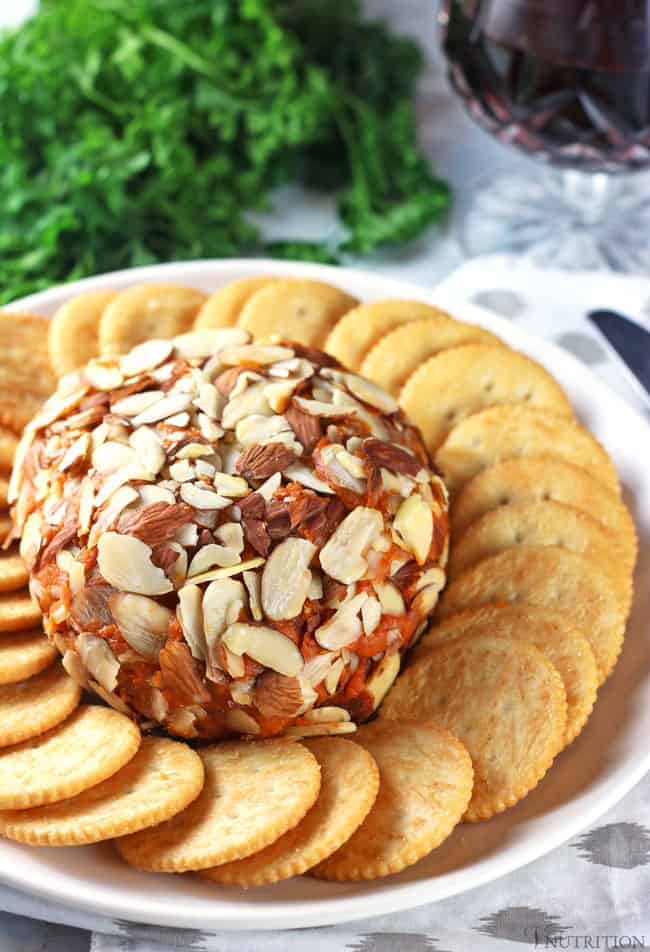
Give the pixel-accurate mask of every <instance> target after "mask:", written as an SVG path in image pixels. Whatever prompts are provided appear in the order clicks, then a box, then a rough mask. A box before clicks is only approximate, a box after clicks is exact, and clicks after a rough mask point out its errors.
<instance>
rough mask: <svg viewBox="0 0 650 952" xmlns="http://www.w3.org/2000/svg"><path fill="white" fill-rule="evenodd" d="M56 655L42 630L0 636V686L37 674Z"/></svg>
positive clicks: (46, 666)
mask: <svg viewBox="0 0 650 952" xmlns="http://www.w3.org/2000/svg"><path fill="white" fill-rule="evenodd" d="M58 654H59V653H58V651H57V650H56V648H54V647H53V646H52V645H51V644H50V643H49V641H48V640H47V638H46V637H45V635H44V634H43V631H42V630H38V631H19V632H16V633H14V634H12V635H0V684H16V683H17V682H18V681H22V680H23V679H24V678H31V677H33V676H34V675H35V674H39V673H40V672H41V671H44V670H45V668H49V666H50V665H51V664H53V663H54V661H55V659H56V658H57V657H58Z"/></svg>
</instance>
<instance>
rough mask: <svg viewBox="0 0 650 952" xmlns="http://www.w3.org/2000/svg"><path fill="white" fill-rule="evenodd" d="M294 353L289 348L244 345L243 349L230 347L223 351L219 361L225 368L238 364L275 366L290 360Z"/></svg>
mask: <svg viewBox="0 0 650 952" xmlns="http://www.w3.org/2000/svg"><path fill="white" fill-rule="evenodd" d="M293 356H294V352H293V351H292V350H289V348H288V347H279V346H273V345H268V346H265V345H263V344H244V346H242V347H229V348H227V349H226V350H222V351H221V353H220V354H219V359H220V360H221V363H222V364H223V365H224V366H225V367H234V366H235V365H237V364H274V363H276V361H278V360H290V359H291V358H292V357H293Z"/></svg>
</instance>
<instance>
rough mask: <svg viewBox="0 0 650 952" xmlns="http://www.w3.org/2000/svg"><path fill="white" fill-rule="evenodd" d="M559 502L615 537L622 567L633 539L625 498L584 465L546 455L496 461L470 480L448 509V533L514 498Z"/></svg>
mask: <svg viewBox="0 0 650 952" xmlns="http://www.w3.org/2000/svg"><path fill="white" fill-rule="evenodd" d="M549 500H552V501H553V502H562V503H565V504H566V505H568V506H575V508H576V509H581V510H582V511H583V512H588V513H589V515H590V516H592V518H594V519H597V520H598V522H600V523H601V524H602V525H603V526H605V528H606V529H608V530H609V531H610V532H611V533H612V534H613V535H614V536H615V538H616V540H617V545H618V546H619V548H620V549H621V551H622V552H624V555H623V559H624V563H625V565H626V567H627V570H628V571H629V573H630V574H632V572H633V570H634V564H635V562H636V553H637V538H636V530H635V528H634V522H633V521H632V517H631V515H630V513H629V512H628V510H627V508H626V506H625V503H624V502H623V501H622V500H621V499H619V498H618V497H617V496H616V495H614V493H613V492H611V491H610V490H608V489H606V488H605V487H604V486H602V485H601V484H600V483H599V482H597V481H596V480H595V479H594V478H593V476H591V475H590V474H589V473H588V472H587V470H585V469H581V468H580V467H579V466H574V465H572V464H571V463H567V462H566V461H565V460H561V459H557V458H554V457H552V456H530V457H522V458H520V459H507V460H502V461H501V462H500V463H495V464H494V466H490V467H489V469H486V470H483V472H482V473H478V475H476V476H475V477H474V478H473V479H471V480H470V481H469V482H468V483H467V484H466V485H465V486H463V488H462V490H461V491H460V493H459V494H458V497H457V498H456V499H455V501H454V504H453V506H452V510H451V528H452V534H454V535H456V536H460V533H461V532H463V530H464V529H466V528H467V526H469V525H470V524H471V523H472V522H474V521H475V520H476V519H479V518H480V517H481V516H482V515H484V514H485V513H486V512H489V511H490V510H491V509H496V508H497V506H504V505H508V504H510V503H518V502H541V501H549Z"/></svg>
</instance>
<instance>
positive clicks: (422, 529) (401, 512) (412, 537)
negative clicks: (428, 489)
mask: <svg viewBox="0 0 650 952" xmlns="http://www.w3.org/2000/svg"><path fill="white" fill-rule="evenodd" d="M393 529H394V530H395V532H397V533H398V535H399V536H400V537H401V538H402V540H403V541H404V545H405V547H406V548H407V549H408V550H409V551H410V552H412V553H413V555H414V556H415V559H416V561H417V563H418V565H423V564H424V563H425V562H426V560H427V558H428V555H429V549H430V548H431V541H432V539H433V513H432V512H431V507H430V506H427V504H426V503H425V501H424V499H423V498H422V496H420V494H419V493H413V495H412V496H409V498H408V499H405V500H404V502H403V503H402V504H401V506H400V507H399V509H398V510H397V514H396V516H395V519H394V520H393Z"/></svg>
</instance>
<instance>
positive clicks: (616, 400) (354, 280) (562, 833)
mask: <svg viewBox="0 0 650 952" xmlns="http://www.w3.org/2000/svg"><path fill="white" fill-rule="evenodd" d="M188 272H190V273H191V274H190V275H188ZM260 272H261V273H264V272H267V273H270V274H278V275H280V274H284V275H287V276H289V277H292V276H299V277H300V276H302V277H306V278H315V279H317V280H319V279H320V280H324V281H331V282H332V283H334V284H338V285H340V286H344V287H346V288H348V289H354V286H357V289H358V288H359V287H361V286H365V287H366V288H368V287H371V288H372V295H366V294H364V295H360V296H361V297H362V299H363V300H364V301H365V300H368V301H370V300H373V299H378V298H385V297H388V298H396V297H398V296H404V297H411V298H413V299H418V300H423V301H425V302H427V303H431V304H435V305H437V306H440V307H445V305H446V306H448V307H450V308H457V309H460V310H461V311H462V319H467V320H470V321H474V322H475V323H479V324H481V325H482V326H485V327H488V328H489V329H491V330H494V331H495V332H496V333H500V334H501V335H502V336H503V337H505V338H506V339H507V340H508V341H509V342H511V343H513V345H514V346H517V347H521V348H522V349H523V350H524V351H526V352H527V353H530V352H531V351H534V350H535V349H536V347H537V346H538V345H539V347H540V349H541V351H542V352H541V353H540V354H537V355H536V356H537V357H538V359H540V361H541V362H542V363H544V359H545V357H547V356H550V358H552V360H553V362H554V363H558V362H559V363H560V364H563V365H564V367H565V370H566V372H567V373H570V374H573V375H577V376H578V378H581V380H582V383H581V389H584V388H586V387H588V388H590V390H591V391H592V392H595V394H597V397H598V399H597V401H596V402H602V401H603V400H604V401H606V402H607V403H608V404H609V405H610V406H612V407H613V409H614V410H615V411H617V412H620V413H621V414H623V416H625V417H628V419H630V420H634V425H635V426H636V427H642V428H643V430H644V431H645V436H646V438H647V440H648V444H649V446H650V423H649V422H648V421H647V420H646V419H645V418H644V417H643V416H642V415H641V414H640V413H639V412H638V411H637V410H636V409H634V408H633V407H631V406H630V405H629V404H628V403H627V402H626V401H625V400H624V399H623V398H622V397H621V396H619V395H618V394H617V393H615V392H614V391H613V390H611V389H610V388H609V387H608V386H607V384H606V383H604V382H603V381H602V380H601V379H600V378H599V377H598V376H597V375H596V374H595V373H594V372H593V371H592V370H591V369H590V368H589V367H587V366H586V365H584V364H582V363H581V362H580V361H579V360H578V359H577V358H575V357H574V356H573V355H572V354H570V353H568V352H567V351H565V350H563V349H562V348H561V347H559V346H558V345H556V344H554V343H553V342H552V341H550V340H546V339H544V338H541V337H538V336H537V335H534V334H532V333H529V332H528V331H526V330H524V329H522V328H520V327H517V326H516V325H514V324H513V323H511V322H510V321H508V320H506V319H505V318H502V317H500V316H499V315H496V314H493V313H492V312H490V311H488V310H486V309H483V308H481V307H478V306H477V305H474V304H471V303H469V302H467V301H465V300H463V299H462V297H460V296H459V295H458V294H457V293H455V292H446V291H445V290H444V288H443V289H441V290H438V288H437V287H436V286H432V287H430V288H427V287H425V286H423V285H421V284H418V283H415V282H412V281H408V280H406V281H405V280H402V279H400V278H394V277H392V276H384V275H382V274H381V273H380V272H374V271H370V270H364V269H359V268H347V267H338V266H332V265H320V264H311V263H308V262H291V261H278V260H269V259H264V258H258V259H256V258H232V259H207V260H200V261H182V262H172V263H169V264H159V265H149V266H145V267H142V268H130V269H124V270H121V271H114V272H106V273H104V274H101V275H95V276H93V277H90V278H84V279H81V280H79V281H74V282H70V283H69V284H64V285H56V286H54V287H52V288H49V289H47V290H45V291H39V292H37V293H36V294H32V295H29V296H27V297H24V298H20V299H18V300H16V301H13V302H11V304H10V305H7V306H6V307H5V308H4V310H6V311H9V312H12V311H16V312H20V311H24V310H34V311H35V312H37V313H38V312H39V311H40V312H41V313H42V312H44V311H45V312H51V311H53V310H54V308H55V307H56V306H58V305H59V304H60V303H62V302H63V301H64V300H66V299H67V298H69V297H71V296H73V295H75V294H78V293H80V292H82V291H86V290H92V289H95V288H99V287H106V286H110V287H116V286H118V287H121V286H128V285H129V284H132V283H135V282H138V283H139V282H142V281H145V282H151V281H153V282H155V281H156V280H162V281H163V282H164V281H173V280H174V279H179V275H185V277H184V278H183V281H184V282H187V283H190V284H191V283H192V281H193V280H195V281H197V280H201V279H203V280H204V281H205V282H206V283H211V284H212V285H213V286H214V287H215V288H216V287H218V286H220V284H222V283H224V282H225V281H227V280H233V279H234V278H236V277H243V276H245V275H248V274H253V273H257V274H259V273H260ZM192 275H193V276H192ZM375 292H376V293H375ZM353 293H354V292H353ZM648 770H650V749H648V752H647V754H646V756H645V757H642V758H640V759H639V761H638V762H637V764H636V765H635V769H628V770H627V772H625V773H623V771H622V770H621V768H620V767H619V768H618V773H616V772H615V773H614V776H613V777H612V776H610V774H609V773H607V774H605V775H604V776H602V777H599V778H598V781H597V782H596V788H598V787H599V786H600V787H602V788H603V789H600V790H598V789H597V792H596V797H595V802H593V803H592V805H591V806H590V807H589V808H587V809H585V810H584V812H583V813H582V814H581V817H580V823H579V825H574V826H573V827H572V829H571V831H570V832H567V830H566V829H565V826H563V825H562V824H560V825H559V827H557V828H556V829H555V830H554V831H552V832H551V833H550V834H549V831H548V829H547V828H546V826H544V827H543V829H542V830H536V831H534V832H533V834H532V835H530V836H528V837H526V838H524V839H523V840H522V841H520V842H515V843H510V844H509V845H508V847H507V849H506V853H505V856H507V861H506V863H505V866H504V863H503V861H504V853H503V851H502V850H495V851H494V852H493V853H491V854H490V855H488V856H487V857H486V858H481V860H480V862H479V864H478V865H477V866H476V867H469V868H460V869H456V870H454V871H453V872H451V873H447V874H444V876H445V879H447V880H448V888H446V889H445V890H444V892H443V893H438V894H437V895H436V896H435V898H433V899H432V896H431V890H432V884H433V883H434V882H435V881H436V879H439V877H436V876H431V875H425V876H423V877H422V878H421V879H419V880H417V881H408V882H402V883H391V882H390V877H389V878H388V879H387V880H376V881H374V882H373V883H372V885H371V884H362V885H369V886H370V890H369V891H363V892H359V893H355V894H353V895H348V896H341V895H336V894H335V893H332V892H331V891H329V889H328V893H327V894H326V895H324V896H323V897H322V898H316V899H307V900H300V899H299V900H295V899H282V898H279V899H278V900H277V901H269V902H264V903H262V904H255V903H254V901H253V899H254V895H255V894H254V892H251V893H249V894H248V895H249V896H250V897H251V901H250V902H246V903H236V904H232V906H231V911H230V912H227V913H226V912H224V910H223V908H221V909H220V910H219V913H218V915H217V916H213V917H212V918H211V917H210V914H209V910H206V914H205V917H202V919H201V922H200V924H199V928H202V929H216V930H223V931H230V930H255V929H269V930H278V929H295V928H305V927H314V926H324V925H332V924H335V923H339V924H340V923H343V922H353V921H358V920H360V919H365V918H367V917H369V916H374V915H385V914H390V913H394V912H398V911H405V910H408V909H413V908H415V907H417V906H420V905H424V904H427V903H430V902H435V901H437V900H440V899H443V898H447V897H450V896H454V895H458V894H460V893H463V892H465V891H467V890H469V889H473V888H475V887H477V886H480V885H484V884H486V883H488V882H492V881H494V880H495V879H498V878H499V877H501V876H504V875H507V874H508V873H511V872H513V871H515V870H516V869H519V868H521V867H522V866H525V865H527V864H528V863H530V862H533V861H534V860H536V859H538V858H540V857H541V856H543V855H545V854H546V853H548V852H550V851H551V850H553V849H555V848H556V847H557V846H559V845H561V844H562V843H564V842H566V841H567V840H568V839H570V838H571V837H572V836H575V835H576V834H577V833H579V832H580V830H582V829H584V828H585V827H587V826H589V825H590V824H591V823H592V822H593V821H594V820H596V819H597V818H598V817H599V816H601V815H602V814H603V813H605V812H607V810H609V809H610V808H611V807H612V806H614V804H616V803H617V802H618V801H619V800H620V799H621V798H622V797H623V796H625V794H626V793H628V792H629V791H630V790H631V789H632V788H633V787H634V786H635V785H636V784H637V783H638V782H639V781H640V780H641V779H642V777H643V776H644V775H645V774H646V773H647V772H648ZM592 788H593V784H592V787H591V788H590V789H592ZM565 805H566V802H565V803H563V804H561V805H560V806H559V807H556V808H555V810H552V811H550V813H547V814H546V815H545V816H546V818H548V817H549V816H552V814H553V813H554V812H559V811H561V810H562V808H563V806H565ZM12 845H14V844H12ZM2 846H3V844H2V842H0V859H1V858H2ZM0 879H2V880H3V881H5V882H7V883H8V884H9V885H11V886H13V887H16V888H18V889H21V890H23V891H25V892H28V893H31V894H33V895H36V896H39V897H42V898H45V899H48V900H51V901H53V902H56V903H59V904H61V905H62V906H63V907H65V908H71V907H70V904H69V897H68V896H67V895H66V894H65V893H64V892H63V891H62V888H61V887H60V886H57V884H56V882H55V883H54V885H52V886H50V885H49V883H48V877H47V875H46V874H45V873H44V874H43V877H42V879H40V880H37V881H36V882H34V880H33V879H31V880H29V879H28V878H27V875H26V874H24V873H23V874H21V871H20V869H18V870H15V869H13V868H11V866H10V868H9V869H2V870H1V871H0ZM75 883H78V877H77V878H76V879H75ZM84 885H85V890H79V889H77V890H76V892H75V904H74V908H76V909H79V910H83V911H86V912H89V913H95V914H100V915H104V916H108V917H109V918H118V919H122V920H124V919H125V918H126V919H128V920H129V921H132V922H139V923H148V924H151V925H161V926H172V927H176V928H187V929H196V928H197V922H196V917H195V915H196V914H195V912H193V911H191V910H188V911H186V912H184V911H183V909H182V904H180V903H179V905H178V906H174V908H171V907H170V904H169V903H168V902H167V901H166V899H165V898H164V897H158V896H157V895H155V894H153V893H149V895H148V896H147V901H146V903H145V904H144V905H143V904H142V896H141V894H140V892H139V891H135V890H134V891H133V893H132V894H131V893H130V892H129V891H128V890H125V889H123V890H122V893H121V894H120V895H119V896H116V897H115V899H114V900H113V899H111V895H110V890H109V893H108V894H106V893H105V891H103V892H100V893H98V892H97V891H94V892H93V890H94V887H91V886H88V885H86V884H84ZM329 886H330V884H327V885H326V888H328V887H329ZM373 886H374V888H373ZM116 888H117V887H116ZM208 901H209V900H208ZM227 901H228V900H227V897H226V898H225V899H223V900H222V902H223V903H227ZM292 910H295V911H294V912H293V913H292ZM292 920H295V921H292Z"/></svg>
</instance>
